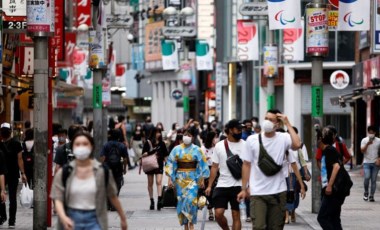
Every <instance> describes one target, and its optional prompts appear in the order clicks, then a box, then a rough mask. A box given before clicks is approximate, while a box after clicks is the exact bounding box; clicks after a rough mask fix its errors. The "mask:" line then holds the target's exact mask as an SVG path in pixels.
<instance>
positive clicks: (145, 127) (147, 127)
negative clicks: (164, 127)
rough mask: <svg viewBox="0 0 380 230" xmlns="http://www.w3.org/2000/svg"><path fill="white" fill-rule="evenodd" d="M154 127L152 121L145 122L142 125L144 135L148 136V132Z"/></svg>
mask: <svg viewBox="0 0 380 230" xmlns="http://www.w3.org/2000/svg"><path fill="white" fill-rule="evenodd" d="M153 129H154V125H153V124H152V123H145V124H144V125H143V132H144V135H145V137H147V138H148V137H149V134H150V132H151V131H152V130H153Z"/></svg>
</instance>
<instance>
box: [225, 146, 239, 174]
mask: <svg viewBox="0 0 380 230" xmlns="http://www.w3.org/2000/svg"><path fill="white" fill-rule="evenodd" d="M224 147H225V148H226V152H227V161H226V163H227V167H228V169H229V170H230V172H231V174H232V176H233V177H234V178H235V179H236V180H240V179H241V170H242V166H243V161H242V160H241V159H240V157H239V155H237V154H236V155H234V154H232V152H231V150H230V148H229V147H228V142H227V139H225V140H224Z"/></svg>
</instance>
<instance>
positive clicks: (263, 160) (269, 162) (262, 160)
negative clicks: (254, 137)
mask: <svg viewBox="0 0 380 230" xmlns="http://www.w3.org/2000/svg"><path fill="white" fill-rule="evenodd" d="M259 143H260V153H259V161H258V164H257V165H258V166H259V168H260V170H261V171H262V172H263V173H264V174H265V175H266V176H273V175H275V174H277V173H278V172H279V171H281V169H282V165H278V164H276V162H275V161H274V160H273V158H272V157H271V156H270V155H269V154H268V153H267V151H266V150H265V148H264V146H263V142H262V140H261V134H259Z"/></svg>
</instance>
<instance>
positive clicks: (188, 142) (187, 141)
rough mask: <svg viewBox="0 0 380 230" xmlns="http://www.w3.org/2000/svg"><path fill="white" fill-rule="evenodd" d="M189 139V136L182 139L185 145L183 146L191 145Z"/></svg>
mask: <svg viewBox="0 0 380 230" xmlns="http://www.w3.org/2000/svg"><path fill="white" fill-rule="evenodd" d="M191 139H192V138H191V137H189V136H183V137H182V141H183V143H184V144H185V145H189V144H191Z"/></svg>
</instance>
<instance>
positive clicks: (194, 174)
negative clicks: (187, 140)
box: [165, 144, 210, 225]
mask: <svg viewBox="0 0 380 230" xmlns="http://www.w3.org/2000/svg"><path fill="white" fill-rule="evenodd" d="M180 162H186V163H196V167H195V168H182V169H181V168H179V167H178V165H179V163H180ZM165 173H166V175H168V176H169V177H170V179H171V180H172V182H173V184H175V186H176V190H177V199H178V203H177V214H178V219H179V223H180V224H181V225H185V224H188V223H189V222H190V223H192V224H196V223H197V211H198V206H197V204H198V196H197V195H198V187H199V185H200V183H201V181H203V179H204V178H208V177H209V176H210V170H209V167H208V165H207V160H206V156H205V154H204V153H203V152H202V151H201V149H200V148H199V147H198V146H196V145H194V144H192V145H190V146H189V147H187V148H185V145H184V144H181V145H178V146H176V147H175V148H174V149H173V150H172V151H171V153H170V155H169V157H168V161H167V163H166V166H165Z"/></svg>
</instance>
